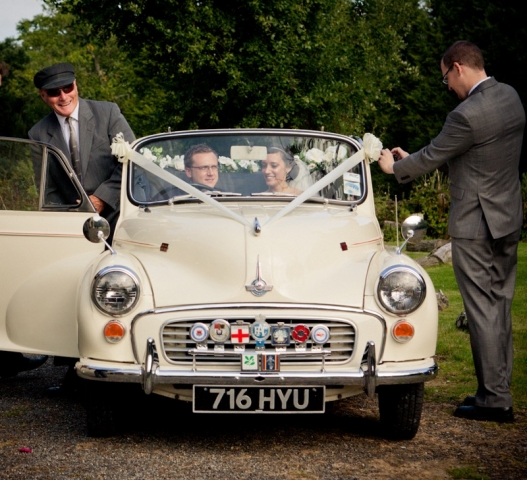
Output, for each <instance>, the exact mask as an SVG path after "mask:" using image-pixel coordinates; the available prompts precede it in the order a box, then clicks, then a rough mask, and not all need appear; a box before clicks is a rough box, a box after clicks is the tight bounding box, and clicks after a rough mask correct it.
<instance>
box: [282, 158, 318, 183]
mask: <svg viewBox="0 0 527 480" xmlns="http://www.w3.org/2000/svg"><path fill="white" fill-rule="evenodd" d="M294 162H295V167H293V169H294V170H295V175H294V178H291V180H289V181H288V184H289V186H290V187H292V188H297V189H298V190H302V191H304V190H307V189H308V188H309V187H311V185H313V179H312V178H311V174H310V173H309V168H308V166H307V165H306V164H305V163H304V162H303V161H302V160H300V158H298V157H297V156H296V155H295V159H294Z"/></svg>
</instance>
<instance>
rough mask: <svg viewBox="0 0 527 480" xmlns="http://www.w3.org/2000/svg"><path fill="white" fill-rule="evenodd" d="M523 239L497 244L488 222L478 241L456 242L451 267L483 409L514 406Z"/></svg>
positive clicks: (504, 239)
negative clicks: (514, 312)
mask: <svg viewBox="0 0 527 480" xmlns="http://www.w3.org/2000/svg"><path fill="white" fill-rule="evenodd" d="M519 239H520V231H519V230H518V231H516V232H514V233H512V234H510V235H507V236H505V237H502V238H497V239H493V238H492V236H491V235H490V232H489V230H488V227H487V225H486V222H485V221H483V225H482V228H481V229H480V232H479V235H478V238H476V239H470V240H469V239H463V238H452V263H453V267H454V274H455V276H456V280H457V283H458V286H459V290H460V291H461V295H462V297H463V302H464V305H465V311H466V314H467V321H468V327H469V335H470V344H471V347H472V357H473V359H474V367H475V369H476V377H477V380H478V389H477V392H476V405H477V406H480V407H510V406H512V395H511V393H510V384H511V379H512V361H513V349H512V319H511V305H512V299H513V296H514V287H515V284H516V264H517V252H518V242H519Z"/></svg>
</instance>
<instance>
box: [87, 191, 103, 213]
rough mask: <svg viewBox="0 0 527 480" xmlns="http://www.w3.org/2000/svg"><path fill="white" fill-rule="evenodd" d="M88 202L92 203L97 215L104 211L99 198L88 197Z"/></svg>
mask: <svg viewBox="0 0 527 480" xmlns="http://www.w3.org/2000/svg"><path fill="white" fill-rule="evenodd" d="M90 200H91V203H93V206H94V207H95V208H96V210H97V213H101V212H102V211H103V210H104V207H105V206H106V204H105V203H104V202H103V201H102V200H101V199H100V198H99V197H96V196H95V195H90Z"/></svg>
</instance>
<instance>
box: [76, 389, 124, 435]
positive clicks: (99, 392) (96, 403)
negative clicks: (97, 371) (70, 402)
mask: <svg viewBox="0 0 527 480" xmlns="http://www.w3.org/2000/svg"><path fill="white" fill-rule="evenodd" d="M84 399H85V408H86V427H87V429H88V436H90V437H110V436H112V435H115V434H116V433H117V430H118V428H117V426H118V418H117V417H118V410H117V409H118V405H119V404H120V402H119V398H118V395H116V389H115V386H114V385H111V384H106V383H100V382H95V381H87V382H86V390H85V396H84Z"/></svg>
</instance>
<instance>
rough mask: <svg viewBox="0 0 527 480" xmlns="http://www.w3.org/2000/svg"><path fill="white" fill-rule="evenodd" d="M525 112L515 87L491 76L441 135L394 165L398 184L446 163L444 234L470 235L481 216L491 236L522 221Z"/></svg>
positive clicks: (448, 120) (500, 234) (450, 116)
mask: <svg viewBox="0 0 527 480" xmlns="http://www.w3.org/2000/svg"><path fill="white" fill-rule="evenodd" d="M524 126H525V112H524V110H523V106H522V104H521V101H520V98H519V96H518V94H517V93H516V91H515V90H514V89H513V88H512V87H510V86H509V85H506V84H503V83H498V82H497V81H496V80H495V79H494V78H490V79H488V80H486V81H484V82H483V83H481V84H479V85H478V86H477V87H476V88H475V89H474V91H473V92H472V93H471V94H470V95H469V97H468V98H467V99H465V100H464V101H463V102H461V103H460V104H459V105H458V106H457V108H456V109H455V110H453V111H452V112H450V113H449V114H448V116H447V118H446V121H445V124H444V125H443V129H442V131H441V133H440V134H439V135H438V136H437V137H436V138H434V139H433V140H432V142H431V143H430V144H429V145H428V146H426V147H424V148H423V149H421V150H420V151H418V152H416V153H413V154H411V155H409V156H408V157H406V158H404V159H402V160H399V161H398V162H396V163H395V164H394V167H393V170H394V174H395V177H396V178H397V180H398V181H399V182H401V183H406V182H409V181H411V180H413V179H415V178H417V177H419V176H421V175H423V174H425V173H429V172H431V171H433V170H435V169H436V168H438V167H440V166H441V165H443V164H444V163H447V164H448V167H449V177H450V196H451V207H450V215H449V219H448V233H449V234H450V236H452V237H456V238H467V239H473V238H475V237H476V235H477V233H478V229H479V227H480V224H481V221H482V219H483V217H484V218H485V220H486V221H487V224H488V226H489V229H490V232H491V234H492V237H493V238H501V237H503V236H505V235H508V234H510V233H513V232H514V231H516V230H518V229H519V228H520V227H521V225H522V221H523V214H522V198H521V189H520V179H519V161H520V153H521V148H522V140H523V130H524Z"/></svg>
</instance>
